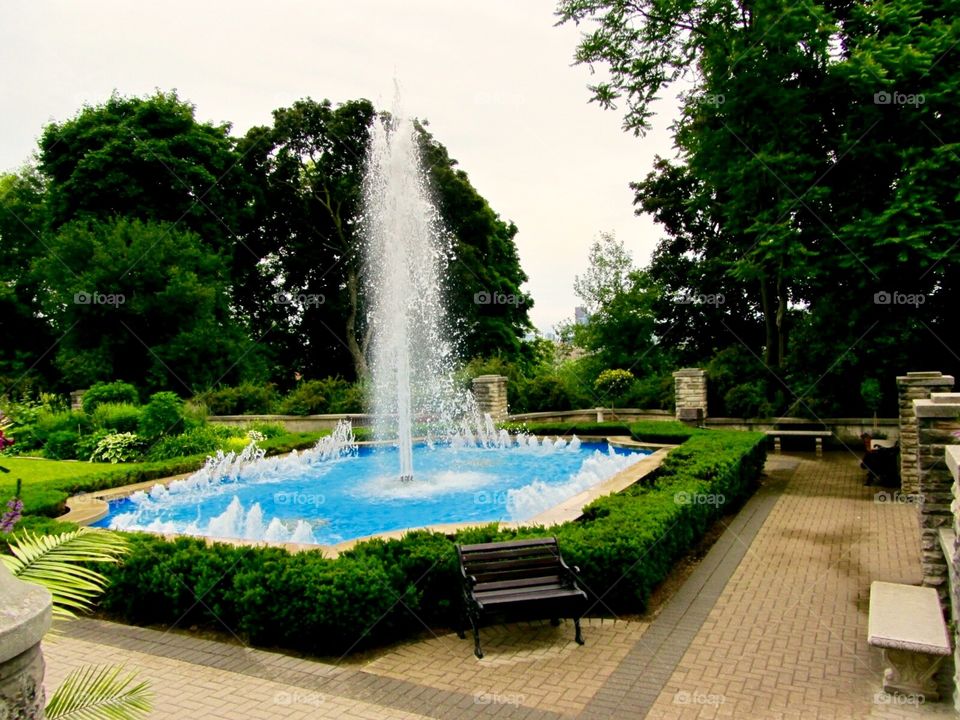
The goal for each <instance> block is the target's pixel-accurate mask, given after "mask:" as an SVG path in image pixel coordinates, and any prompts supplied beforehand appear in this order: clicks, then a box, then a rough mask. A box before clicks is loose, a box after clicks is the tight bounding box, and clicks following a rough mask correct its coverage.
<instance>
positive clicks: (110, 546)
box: [0, 527, 128, 618]
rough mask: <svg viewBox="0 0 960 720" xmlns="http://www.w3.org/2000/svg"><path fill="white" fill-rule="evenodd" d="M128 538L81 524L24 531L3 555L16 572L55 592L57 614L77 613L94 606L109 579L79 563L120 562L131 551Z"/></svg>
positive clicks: (70, 614)
mask: <svg viewBox="0 0 960 720" xmlns="http://www.w3.org/2000/svg"><path fill="white" fill-rule="evenodd" d="M127 549H128V548H127V542H126V540H125V539H124V538H123V537H121V536H120V535H117V534H116V533H112V532H107V531H104V530H94V529H92V528H86V527H83V528H80V529H79V530H74V531H72V532H66V533H60V534H58V535H34V534H32V533H30V532H29V531H24V532H23V534H22V535H17V536H15V537H14V538H13V539H12V540H11V541H10V552H11V553H12V554H10V555H0V559H2V560H3V562H4V564H5V565H6V566H7V568H9V570H10V572H12V573H13V574H14V575H15V576H17V577H18V578H20V579H21V580H23V581H25V582H30V583H34V584H35V585H41V586H43V587H45V588H46V589H47V590H49V591H50V594H51V595H52V596H53V615H54V617H57V618H71V617H75V611H79V612H84V611H87V610H89V609H90V608H91V606H92V604H93V601H94V599H95V598H96V597H97V596H98V595H99V594H100V593H101V592H103V589H104V587H105V585H106V582H107V579H106V578H105V577H104V576H103V575H102V574H100V573H99V572H97V571H96V570H93V569H91V568H89V567H86V566H84V565H80V564H77V563H88V562H117V561H118V560H119V558H120V556H121V555H123V554H124V553H126V552H127Z"/></svg>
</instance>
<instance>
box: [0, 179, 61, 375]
mask: <svg viewBox="0 0 960 720" xmlns="http://www.w3.org/2000/svg"><path fill="white" fill-rule="evenodd" d="M45 190H46V188H45V184H44V179H43V177H42V176H41V175H40V174H39V173H37V171H36V168H35V167H34V166H32V165H27V166H25V167H24V168H23V169H22V170H20V171H19V172H18V173H11V174H7V175H0V338H2V340H3V342H2V343H0V382H2V386H3V392H4V393H6V392H13V391H17V390H21V389H22V388H23V387H24V385H25V380H26V379H27V378H28V377H31V376H33V377H36V378H44V379H49V378H50V376H51V374H52V372H51V371H52V368H51V365H50V359H51V355H50V353H49V350H50V348H51V347H53V345H54V342H55V340H56V338H55V337H54V336H53V334H52V332H51V328H50V327H49V325H48V324H47V323H46V322H45V321H44V319H43V318H41V317H39V316H38V315H37V313H36V312H35V310H34V309H35V307H36V305H37V293H38V288H37V282H36V279H35V278H34V277H33V276H32V274H31V272H30V268H31V265H32V263H33V262H34V260H35V259H36V258H37V257H38V256H39V255H41V254H42V253H43V252H44V244H43V240H42V238H41V235H42V233H43V232H44V225H45V213H44V205H43V202H44V193H45Z"/></svg>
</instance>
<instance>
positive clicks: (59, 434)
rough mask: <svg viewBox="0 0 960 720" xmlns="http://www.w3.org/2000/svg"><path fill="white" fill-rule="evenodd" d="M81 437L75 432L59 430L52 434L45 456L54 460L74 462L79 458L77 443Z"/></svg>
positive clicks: (44, 448)
mask: <svg viewBox="0 0 960 720" xmlns="http://www.w3.org/2000/svg"><path fill="white" fill-rule="evenodd" d="M79 440H80V436H79V435H78V434H77V433H75V432H74V431H73V430H57V431H55V432H52V433H50V436H49V437H48V438H47V442H46V444H44V446H43V454H44V455H45V456H46V457H48V458H50V459H52V460H73V459H74V458H76V457H77V441H79Z"/></svg>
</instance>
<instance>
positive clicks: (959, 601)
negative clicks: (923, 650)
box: [943, 440, 960, 712]
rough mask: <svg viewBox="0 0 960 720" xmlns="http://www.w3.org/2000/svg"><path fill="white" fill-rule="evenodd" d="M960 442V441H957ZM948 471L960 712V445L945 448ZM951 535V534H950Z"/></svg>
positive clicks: (948, 551) (947, 549)
mask: <svg viewBox="0 0 960 720" xmlns="http://www.w3.org/2000/svg"><path fill="white" fill-rule="evenodd" d="M956 442H960V440H956ZM944 455H945V458H944V459H945V460H946V463H947V469H948V470H949V471H950V475H951V476H952V477H953V502H952V503H951V504H950V509H951V510H952V511H953V536H952V537H951V538H950V543H949V545H946V544H944V545H943V552H944V556H945V557H946V560H947V563H949V565H950V569H951V572H950V609H951V616H952V618H953V621H954V622H953V626H952V627H953V667H954V675H953V687H954V691H953V707H954V709H955V710H957V712H960V622H958V619H960V618H958V615H957V613H958V610H960V581H958V579H960V540H957V538H960V445H949V446H947V447H946V448H944ZM948 535H949V533H948Z"/></svg>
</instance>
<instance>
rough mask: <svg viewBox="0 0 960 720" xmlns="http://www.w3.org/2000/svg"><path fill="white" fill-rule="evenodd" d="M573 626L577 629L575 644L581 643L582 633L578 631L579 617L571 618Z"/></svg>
mask: <svg viewBox="0 0 960 720" xmlns="http://www.w3.org/2000/svg"><path fill="white" fill-rule="evenodd" d="M573 626H574V627H575V628H576V629H577V645H583V633H582V632H580V618H574V619H573Z"/></svg>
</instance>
